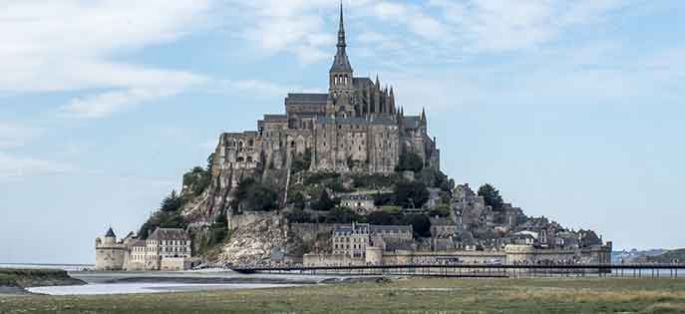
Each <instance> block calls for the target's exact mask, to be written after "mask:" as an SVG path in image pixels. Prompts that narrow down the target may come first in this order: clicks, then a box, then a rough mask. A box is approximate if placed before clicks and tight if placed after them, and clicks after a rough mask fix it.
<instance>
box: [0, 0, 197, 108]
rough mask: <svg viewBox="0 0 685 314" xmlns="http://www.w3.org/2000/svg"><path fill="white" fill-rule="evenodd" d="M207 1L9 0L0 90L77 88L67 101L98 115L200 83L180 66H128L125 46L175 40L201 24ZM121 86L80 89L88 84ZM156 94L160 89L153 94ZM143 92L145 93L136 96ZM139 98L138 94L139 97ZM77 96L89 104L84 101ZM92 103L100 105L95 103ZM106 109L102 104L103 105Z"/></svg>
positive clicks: (0, 19) (0, 33)
mask: <svg viewBox="0 0 685 314" xmlns="http://www.w3.org/2000/svg"><path fill="white" fill-rule="evenodd" d="M210 3H211V0H177V1H163V0H146V1H135V0H97V1H87V2H86V1H78V0H63V1H40V0H9V1H5V3H4V4H3V6H4V7H3V10H2V11H1V12H0V38H3V44H2V45H1V46H0V72H2V73H3V75H2V76H0V91H9V92H43V91H78V92H85V93H86V95H85V96H81V97H79V98H78V99H74V100H73V101H72V104H71V105H69V106H68V108H71V107H74V106H75V107H77V108H79V109H78V110H77V111H78V112H85V111H88V110H86V109H85V106H89V105H91V106H93V107H94V108H92V109H90V111H91V112H93V113H98V114H92V113H91V114H82V115H78V116H82V117H102V116H105V115H106V114H107V113H113V112H116V111H118V109H117V108H119V107H127V106H130V105H131V104H132V103H135V102H141V101H144V100H151V99H154V97H152V96H153V95H156V97H161V96H164V95H169V94H175V93H178V92H181V91H183V90H186V89H187V88H189V87H191V86H194V85H196V84H198V83H201V82H203V78H202V77H201V76H198V75H195V74H192V73H186V72H181V71H170V70H164V69H154V68H151V67H143V66H133V65H130V64H127V63H125V62H121V61H117V62H115V61H113V60H114V59H117V60H121V59H122V58H121V57H122V56H125V55H127V54H129V53H131V52H132V51H135V50H138V49H141V48H143V47H148V46H151V45H156V44H161V43H166V42H170V41H174V40H177V39H178V38H180V37H182V36H184V35H185V34H186V33H188V32H190V31H192V30H193V28H194V27H195V25H198V24H201V23H202V18H203V17H205V16H206V14H207V12H208V10H209V8H210ZM112 88H114V89H121V90H124V91H125V92H119V96H122V95H123V94H127V95H128V96H127V97H126V98H128V99H129V100H128V101H124V100H123V98H124V97H119V100H118V101H116V104H115V102H113V101H112V99H113V98H115V97H114V96H115V95H114V94H113V93H111V92H106V93H103V94H98V93H95V94H88V92H87V91H88V90H91V89H105V90H106V89H112ZM160 91H164V92H160ZM142 94H145V95H147V97H141V96H140V95H142ZM143 98H145V99H143ZM84 99H86V100H89V101H84ZM99 100H103V101H107V103H99V102H98V101H99ZM104 108H109V109H104Z"/></svg>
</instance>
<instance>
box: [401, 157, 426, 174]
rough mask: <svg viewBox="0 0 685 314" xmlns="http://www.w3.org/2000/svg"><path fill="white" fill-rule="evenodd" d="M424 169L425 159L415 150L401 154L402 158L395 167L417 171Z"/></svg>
mask: <svg viewBox="0 0 685 314" xmlns="http://www.w3.org/2000/svg"><path fill="white" fill-rule="evenodd" d="M422 169H423V160H422V159H421V156H419V155H417V154H416V153H414V152H406V153H403V154H402V155H400V160H399V162H398V163H397V167H395V171H414V172H417V173H418V172H419V171H421V170H422Z"/></svg>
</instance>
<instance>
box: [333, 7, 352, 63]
mask: <svg viewBox="0 0 685 314" xmlns="http://www.w3.org/2000/svg"><path fill="white" fill-rule="evenodd" d="M336 46H337V47H338V52H337V53H336V54H335V60H334V61H333V66H332V67H331V72H346V73H351V72H352V66H351V65H350V60H349V58H348V57H347V41H346V39H345V17H344V15H343V4H342V1H340V26H339V29H338V44H337V45H336Z"/></svg>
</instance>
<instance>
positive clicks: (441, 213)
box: [429, 204, 452, 217]
mask: <svg viewBox="0 0 685 314" xmlns="http://www.w3.org/2000/svg"><path fill="white" fill-rule="evenodd" d="M451 211H452V209H451V208H450V205H447V204H438V205H437V206H435V208H433V209H431V210H430V212H429V215H430V216H431V217H434V216H438V217H449V215H450V212H451Z"/></svg>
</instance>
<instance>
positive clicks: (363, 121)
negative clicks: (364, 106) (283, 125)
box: [316, 116, 395, 125]
mask: <svg viewBox="0 0 685 314" xmlns="http://www.w3.org/2000/svg"><path fill="white" fill-rule="evenodd" d="M316 121H317V122H318V123H321V124H356V125H392V124H395V121H393V120H392V119H390V118H389V117H384V116H380V117H373V118H368V119H367V118H363V117H347V118H340V117H336V118H331V117H321V116H319V117H317V119H316Z"/></svg>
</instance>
